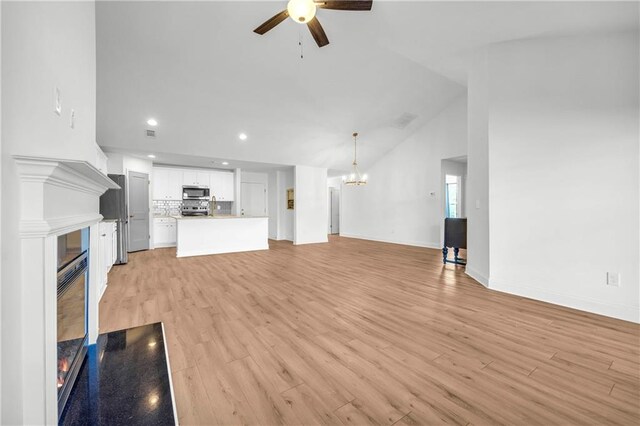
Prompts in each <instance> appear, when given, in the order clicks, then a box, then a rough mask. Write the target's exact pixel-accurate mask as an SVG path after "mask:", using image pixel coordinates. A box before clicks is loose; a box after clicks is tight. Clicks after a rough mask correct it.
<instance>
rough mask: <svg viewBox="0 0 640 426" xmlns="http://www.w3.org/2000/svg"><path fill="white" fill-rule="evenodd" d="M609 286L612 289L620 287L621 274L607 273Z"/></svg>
mask: <svg viewBox="0 0 640 426" xmlns="http://www.w3.org/2000/svg"><path fill="white" fill-rule="evenodd" d="M607 285H609V286H612V287H620V273H618V272H607Z"/></svg>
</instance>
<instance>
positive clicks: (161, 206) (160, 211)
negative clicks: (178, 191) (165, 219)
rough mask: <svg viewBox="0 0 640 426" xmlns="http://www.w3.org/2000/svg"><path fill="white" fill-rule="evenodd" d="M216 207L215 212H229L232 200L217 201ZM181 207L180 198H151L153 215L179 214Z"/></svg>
mask: <svg viewBox="0 0 640 426" xmlns="http://www.w3.org/2000/svg"><path fill="white" fill-rule="evenodd" d="M217 206H218V208H217V209H216V211H215V214H231V209H232V208H233V201H218V204H217ZM181 209H182V201H180V200H153V215H154V216H174V215H179V214H180V210H181Z"/></svg>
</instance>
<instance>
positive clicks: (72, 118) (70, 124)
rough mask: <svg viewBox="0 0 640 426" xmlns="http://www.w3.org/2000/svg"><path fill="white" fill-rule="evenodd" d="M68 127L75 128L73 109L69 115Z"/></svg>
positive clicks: (74, 112)
mask: <svg viewBox="0 0 640 426" xmlns="http://www.w3.org/2000/svg"><path fill="white" fill-rule="evenodd" d="M69 127H71V128H72V129H75V127H76V111H75V110H74V109H72V110H71V114H70V115H69Z"/></svg>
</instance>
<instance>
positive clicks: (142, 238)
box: [128, 172, 149, 252]
mask: <svg viewBox="0 0 640 426" xmlns="http://www.w3.org/2000/svg"><path fill="white" fill-rule="evenodd" d="M128 177H129V252H132V251H140V250H148V249H149V175H147V174H146V173H139V172H129V175H128Z"/></svg>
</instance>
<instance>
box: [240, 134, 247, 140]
mask: <svg viewBox="0 0 640 426" xmlns="http://www.w3.org/2000/svg"><path fill="white" fill-rule="evenodd" d="M238 137H239V138H240V140H241V141H246V140H247V134H246V133H240V134H239V135H238Z"/></svg>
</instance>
